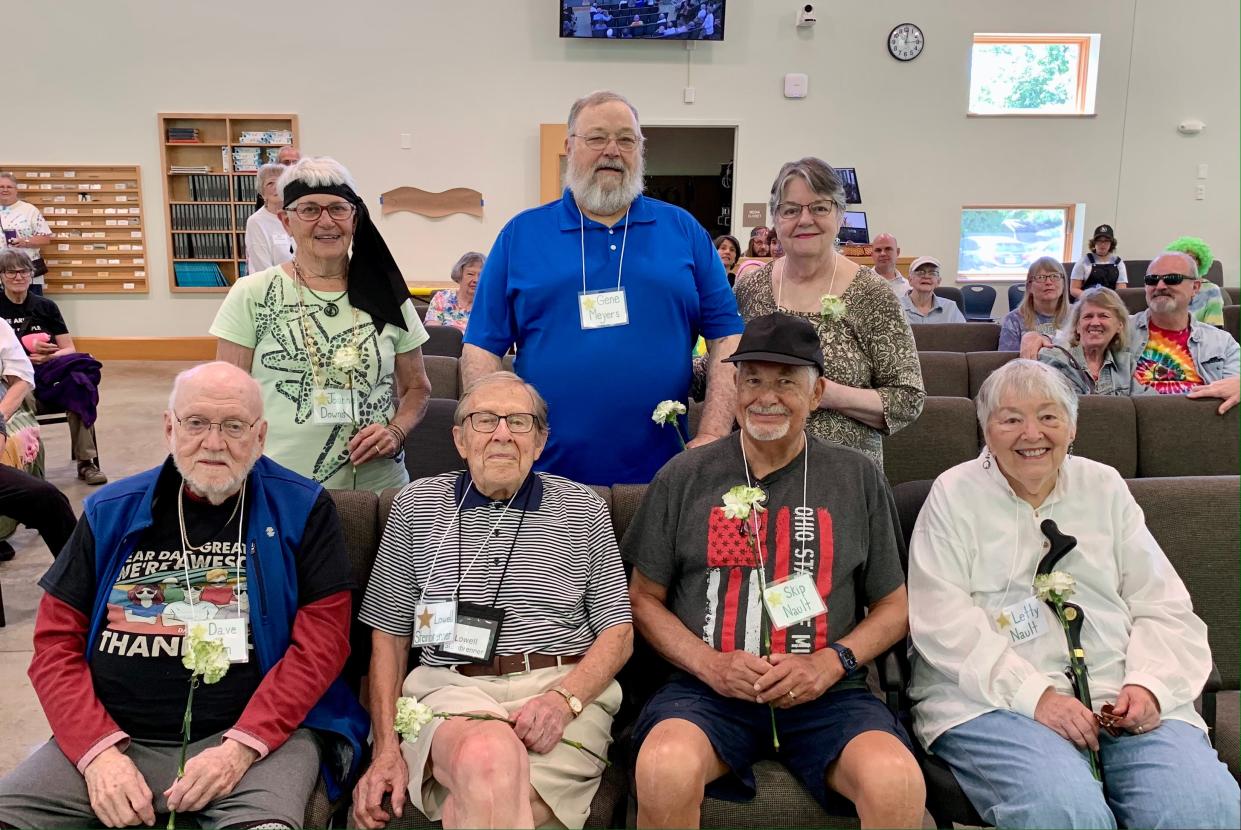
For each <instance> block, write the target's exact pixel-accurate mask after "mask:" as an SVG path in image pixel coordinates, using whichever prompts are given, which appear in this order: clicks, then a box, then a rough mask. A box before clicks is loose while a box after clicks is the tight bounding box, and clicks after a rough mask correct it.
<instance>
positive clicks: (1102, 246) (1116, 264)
mask: <svg viewBox="0 0 1241 830" xmlns="http://www.w3.org/2000/svg"><path fill="white" fill-rule="evenodd" d="M1128 284H1129V275H1128V274H1126V273H1125V261H1124V260H1123V259H1121V258H1120V257H1119V256H1117V255H1116V233H1115V231H1113V230H1112V226H1111V225H1100V226H1099V227H1097V228H1095V229H1094V235H1093V236H1091V237H1090V250H1089V251H1087V252H1086V255H1085V256H1084V257H1082V258H1081V259H1079V260H1078V261H1077V264H1076V265H1074V266H1073V274H1072V277H1071V278H1070V281H1069V294H1070V295H1071V296H1072V297H1073V299H1074V300H1076V299H1077V298H1078V297H1079V296H1081V293H1082V292H1083V291H1085V290H1086V289H1087V288H1093V287H1094V286H1096V285H1102V286H1103V287H1104V288H1110V289H1112V290H1113V291H1115V290H1116V286H1118V285H1128Z"/></svg>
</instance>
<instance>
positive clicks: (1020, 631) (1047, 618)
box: [995, 596, 1052, 645]
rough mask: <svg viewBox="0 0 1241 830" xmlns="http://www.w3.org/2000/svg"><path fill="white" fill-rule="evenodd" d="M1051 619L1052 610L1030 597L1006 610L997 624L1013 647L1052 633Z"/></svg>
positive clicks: (999, 617) (997, 619) (996, 620)
mask: <svg viewBox="0 0 1241 830" xmlns="http://www.w3.org/2000/svg"><path fill="white" fill-rule="evenodd" d="M1051 617H1052V613H1051V609H1049V608H1048V607H1047V606H1046V605H1044V604H1043V603H1042V602H1040V601H1039V600H1038V598H1037V597H1033V596H1030V597H1026V598H1025V599H1023V600H1022V601H1021V602H1014V603H1013V604H1012V605H1010V606H1008V607H1007V608H1005V609H1004V610H1003V611H1001V612H1000V615H999V616H998V617H996V618H995V622H996V625H997V626H998V627H999V630H1000V631H1003V632H1005V633H1007V634H1008V636H1009V638H1010V639H1011V640H1012V641H1013V645H1020V644H1021V643H1028V642H1030V641H1031V640H1034V639H1036V638H1038V637H1042V636H1043V635H1044V634H1046V633H1047V632H1048V631H1050V630H1051Z"/></svg>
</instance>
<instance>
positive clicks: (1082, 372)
mask: <svg viewBox="0 0 1241 830" xmlns="http://www.w3.org/2000/svg"><path fill="white" fill-rule="evenodd" d="M1056 340H1057V341H1058V342H1057V345H1052V346H1048V347H1047V348H1045V349H1043V350H1042V351H1040V352H1039V353H1038V359H1039V360H1040V361H1041V362H1043V363H1046V364H1047V365H1048V366H1050V367H1051V368H1053V369H1055V370H1056V371H1057V372H1059V373H1060V374H1061V375H1063V376H1064V379H1065V380H1067V381H1068V382H1069V386H1071V387H1073V391H1074V392H1076V393H1077V394H1079V395H1126V396H1128V395H1149V394H1154V392H1153V390H1151V389H1148V388H1147V387H1145V386H1143V385H1142V384H1140V383H1138V380H1137V378H1136V377H1135V376H1134V374H1133V366H1134V362H1135V361H1136V357H1135V355H1134V354H1133V353H1132V352H1131V351H1129V311H1128V309H1126V308H1125V303H1124V300H1122V299H1120V296H1119V295H1118V294H1117V293H1116V292H1115V291H1113V290H1112V289H1110V288H1104V287H1103V286H1101V285H1096V286H1095V287H1094V288H1087V289H1086V290H1085V291H1083V292H1082V294H1081V296H1080V297H1078V298H1077V302H1076V303H1074V304H1073V305H1072V306H1070V307H1069V317H1068V320H1067V321H1065V326H1064V331H1063V332H1062V333H1061V335H1060V336H1058V337H1057V338H1056ZM1059 343H1063V344H1064V345H1059Z"/></svg>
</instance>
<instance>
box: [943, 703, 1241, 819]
mask: <svg viewBox="0 0 1241 830" xmlns="http://www.w3.org/2000/svg"><path fill="white" fill-rule="evenodd" d="M1099 750H1100V756H1101V758H1102V761H1103V776H1104V778H1105V779H1106V781H1107V793H1106V794H1104V792H1103V788H1102V787H1101V786H1100V785H1099V783H1098V782H1097V781H1095V780H1094V777H1093V776H1092V775H1091V774H1090V764H1089V762H1088V761H1087V760H1086V756H1085V754H1084V753H1082V752H1079V751H1078V750H1077V748H1076V747H1074V746H1073V744H1071V743H1070V742H1069V741H1067V740H1065V739H1064V738H1062V737H1060V736H1059V735H1057V734H1056V733H1055V732H1053V731H1052V730H1051V729H1049V728H1048V727H1046V726H1043V725H1042V724H1041V723H1038V722H1037V721H1034V720H1032V719H1030V718H1027V717H1025V716H1023V715H1018V714H1016V713H1015V712H1007V711H996V712H988V713H986V714H984V715H979V716H978V717H976V718H974V719H973V720H971V721H967V722H966V723H963V724H961V725H960V726H954V727H953V728H952V729H949V730H948V731H947V732H945V733H944V734H943V735H940V736H939V737H938V738H937V739H936V740H935V743H934V744H932V745H931V751H932V752H934V753H935V754H936V755H938V756H939V757H941V758H943V759H944V760H945V761H947V762H948V764H949V765H950V766H951V767H952V771H953V772H954V773H955V774H956V777H957V781H958V782H960V784H961V789H963V790H964V791H965V794H966V796H968V797H969V800H970V802H971V803H972V804H973V805H974V808H975V809H976V810H978V814H979V815H980V816H982V817H983V819H985V820H986V821H988V822H990V823H991V824H993V825H995V826H996V827H1075V828H1076V827H1105V828H1114V827H1116V826H1117V823H1119V824H1121V825H1122V826H1124V827H1154V828H1160V827H1220V828H1227V827H1231V828H1236V827H1239V826H1241V789H1238V787H1237V782H1236V780H1235V779H1233V777H1232V774H1231V773H1229V772H1228V768H1227V767H1226V766H1225V765H1224V763H1223V762H1222V761H1220V760H1219V756H1218V755H1217V754H1216V752H1215V749H1214V748H1212V746H1211V744H1210V742H1209V741H1208V740H1207V737H1206V735H1205V734H1203V732H1202V730H1200V729H1198V728H1197V727H1195V726H1191V725H1190V724H1188V723H1184V722H1183V721H1175V720H1173V721H1164V722H1163V723H1162V724H1160V725H1159V728H1158V729H1153V730H1151V731H1150V732H1147V733H1145V734H1143V735H1128V734H1126V735H1122V736H1121V737H1119V738H1113V737H1112V736H1111V735H1108V734H1107V733H1106V732H1100V733H1099Z"/></svg>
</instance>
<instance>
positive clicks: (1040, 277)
mask: <svg viewBox="0 0 1241 830" xmlns="http://www.w3.org/2000/svg"><path fill="white" fill-rule="evenodd" d="M1062 279H1063V277H1061V276H1060V275H1059V274H1035V275H1034V276H1033V277H1031V278H1030V281H1031V282H1060V280H1062Z"/></svg>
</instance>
